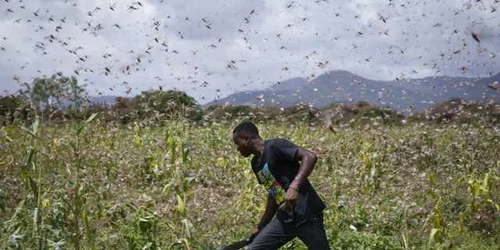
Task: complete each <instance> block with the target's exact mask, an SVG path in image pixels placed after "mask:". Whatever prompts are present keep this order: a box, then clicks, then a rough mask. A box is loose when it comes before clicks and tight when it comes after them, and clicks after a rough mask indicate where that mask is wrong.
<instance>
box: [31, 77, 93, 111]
mask: <svg viewBox="0 0 500 250" xmlns="http://www.w3.org/2000/svg"><path fill="white" fill-rule="evenodd" d="M25 93H26V94H27V96H28V97H29V98H30V100H31V102H32V103H33V105H35V106H36V108H38V109H41V110H44V109H51V108H54V107H55V106H56V105H61V104H68V102H70V103H71V105H72V106H73V107H75V108H77V107H81V106H82V105H83V103H84V101H86V100H87V92H86V91H85V89H84V87H83V86H80V85H79V84H78V80H77V79H76V77H74V76H72V77H64V76H62V75H59V77H58V76H56V75H53V76H52V77H50V78H35V79H34V80H33V83H32V84H31V86H30V85H28V86H27V90H26V91H25Z"/></svg>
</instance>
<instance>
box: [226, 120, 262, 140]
mask: <svg viewBox="0 0 500 250" xmlns="http://www.w3.org/2000/svg"><path fill="white" fill-rule="evenodd" d="M233 134H237V136H241V135H246V136H248V137H250V138H252V139H253V138H257V137H260V135H259V129H257V126H255V124H253V123H252V122H249V121H246V122H242V123H240V124H239V125H238V126H236V127H235V128H234V129H233Z"/></svg>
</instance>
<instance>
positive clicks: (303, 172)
mask: <svg viewBox="0 0 500 250" xmlns="http://www.w3.org/2000/svg"><path fill="white" fill-rule="evenodd" d="M295 158H296V160H298V161H300V166H299V172H298V173H297V175H296V176H295V179H293V181H292V183H291V184H290V186H289V187H288V190H287V192H286V195H285V200H286V203H287V204H288V205H291V206H294V205H295V202H296V201H297V196H298V192H299V188H300V186H301V185H302V184H303V183H304V181H306V179H307V177H309V175H310V174H311V172H312V170H313V168H314V165H315V164H316V161H317V160H318V157H317V156H316V154H315V153H313V152H311V151H309V150H307V149H304V148H301V147H299V149H298V150H297V154H296V157H295Z"/></svg>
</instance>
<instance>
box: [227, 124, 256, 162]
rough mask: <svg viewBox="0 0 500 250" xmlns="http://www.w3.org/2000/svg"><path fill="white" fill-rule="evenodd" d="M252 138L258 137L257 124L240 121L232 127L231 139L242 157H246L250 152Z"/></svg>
mask: <svg viewBox="0 0 500 250" xmlns="http://www.w3.org/2000/svg"><path fill="white" fill-rule="evenodd" d="M254 139H260V135H259V130H258V129H257V126H255V124H253V123H251V122H242V123H240V124H239V125H238V126H236V127H235V128H234V129H233V141H234V144H236V146H237V150H238V151H239V152H240V154H241V155H243V157H248V156H250V155H251V154H252V150H253V145H252V141H253V140H254Z"/></svg>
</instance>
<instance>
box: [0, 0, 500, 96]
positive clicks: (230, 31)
mask: <svg viewBox="0 0 500 250" xmlns="http://www.w3.org/2000/svg"><path fill="white" fill-rule="evenodd" d="M21 6H22V7H21ZM498 7H500V6H498V3H495V1H494V0H489V1H479V2H477V1H460V2H459V1H439V2H436V1H434V2H433V1H426V2H422V1H418V2H415V1H414V2H404V3H403V2H397V1H389V2H387V1H375V0H351V1H263V0H261V1H243V0H238V1H236V0H235V1H194V0H190V1H181V0H176V1H174V0H170V1H140V4H138V3H137V1H116V3H113V2H109V1H101V0H87V1H71V0H66V1H56V0H51V1H46V0H44V1H42V0H32V1H29V2H19V1H15V0H10V1H9V2H3V3H2V4H1V5H0V13H2V15H0V34H2V36H3V37H0V47H1V48H3V49H2V50H0V81H1V82H0V84H1V87H0V90H6V91H8V92H13V91H15V90H16V89H17V88H19V86H20V85H19V83H17V82H16V80H14V79H13V77H15V78H16V79H19V82H20V83H22V82H31V81H32V80H33V78H35V77H43V76H50V75H52V74H54V73H56V72H62V73H63V74H65V75H75V74H76V73H78V75H77V76H78V79H79V80H80V82H82V83H85V84H87V88H88V89H89V92H90V93H91V94H93V95H96V94H98V93H102V94H113V95H124V94H125V92H126V91H128V89H129V88H132V91H131V94H137V93H139V92H140V91H143V90H147V89H151V88H158V87H159V86H163V87H164V89H165V88H176V89H180V90H184V91H187V92H188V94H190V95H193V96H194V97H195V98H197V99H198V100H199V101H200V102H206V101H209V100H211V99H213V98H215V97H217V96H225V95H228V94H231V93H233V92H236V91H241V90H250V89H256V88H262V87H265V86H269V85H270V84H273V83H275V82H277V81H282V80H286V79H288V78H291V77H309V78H314V77H315V76H317V75H319V74H322V73H324V72H326V71H329V70H348V71H351V72H354V73H356V74H359V75H361V76H364V77H367V78H372V79H378V80H388V79H394V78H395V77H410V78H418V77H425V76H434V75H450V76H469V77H476V76H486V75H488V74H490V73H497V71H498V69H499V68H500V61H499V60H498V58H497V56H500V43H498V40H499V38H500V16H499V15H498V13H497V11H494V10H495V8H498ZM472 32H474V33H475V34H478V35H479V37H480V39H481V40H480V43H478V42H476V41H475V40H474V39H473V38H472V35H471V34H472ZM106 68H108V69H109V70H110V71H109V72H108V71H107V70H106ZM202 98H203V99H202Z"/></svg>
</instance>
